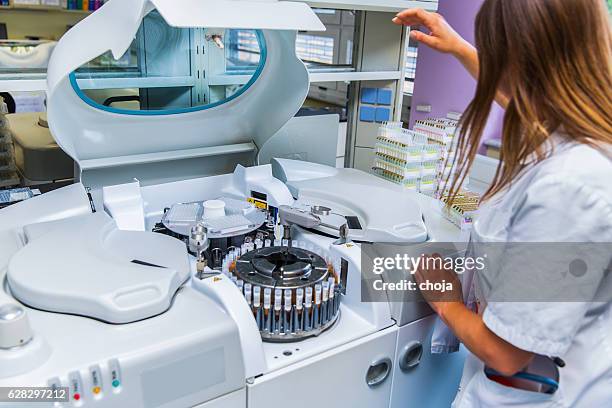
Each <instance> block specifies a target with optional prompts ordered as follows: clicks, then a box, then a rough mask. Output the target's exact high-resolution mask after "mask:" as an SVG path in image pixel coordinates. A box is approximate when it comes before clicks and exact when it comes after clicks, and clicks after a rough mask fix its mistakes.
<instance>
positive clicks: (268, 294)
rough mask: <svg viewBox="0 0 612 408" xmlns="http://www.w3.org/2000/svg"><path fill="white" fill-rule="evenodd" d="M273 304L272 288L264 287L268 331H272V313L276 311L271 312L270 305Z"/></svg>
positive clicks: (266, 327)
mask: <svg viewBox="0 0 612 408" xmlns="http://www.w3.org/2000/svg"><path fill="white" fill-rule="evenodd" d="M271 305H272V289H270V288H265V289H264V330H266V331H267V332H271V331H272V315H273V314H274V312H270V306H271Z"/></svg>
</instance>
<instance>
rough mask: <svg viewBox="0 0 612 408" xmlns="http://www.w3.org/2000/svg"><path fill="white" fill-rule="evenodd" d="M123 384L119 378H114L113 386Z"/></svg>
mask: <svg viewBox="0 0 612 408" xmlns="http://www.w3.org/2000/svg"><path fill="white" fill-rule="evenodd" d="M119 384H121V383H120V382H119V380H113V387H115V388H117V387H118V386H119Z"/></svg>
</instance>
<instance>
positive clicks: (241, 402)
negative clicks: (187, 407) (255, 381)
mask: <svg viewBox="0 0 612 408" xmlns="http://www.w3.org/2000/svg"><path fill="white" fill-rule="evenodd" d="M245 406H246V389H245V388H242V389H239V390H238V391H234V392H231V393H229V394H225V395H224V396H222V397H219V398H215V399H214V400H212V401H208V402H205V403H204V404H201V405H196V406H195V407H193V408H241V407H245Z"/></svg>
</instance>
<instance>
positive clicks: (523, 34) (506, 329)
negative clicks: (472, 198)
mask: <svg viewBox="0 0 612 408" xmlns="http://www.w3.org/2000/svg"><path fill="white" fill-rule="evenodd" d="M393 21H394V23H396V24H404V25H409V26H412V27H413V28H416V26H422V27H423V28H425V30H423V31H416V30H413V31H412V32H411V37H412V38H413V39H414V40H416V41H418V42H420V43H421V44H424V45H427V46H429V47H432V48H434V49H436V50H438V51H441V52H444V53H449V54H451V55H453V56H455V57H456V58H458V59H459V61H461V63H462V64H463V65H464V66H465V67H466V69H467V70H468V71H469V72H470V73H472V75H473V76H474V77H476V78H477V80H478V84H477V89H476V93H475V96H474V99H473V101H472V102H471V104H470V105H469V107H468V108H467V110H466V112H465V113H464V115H463V118H462V121H461V131H460V136H459V137H460V139H459V140H460V142H459V147H458V152H457V156H456V164H457V166H458V167H457V168H458V169H459V173H460V174H461V175H462V176H463V175H465V174H466V173H467V171H468V170H469V168H470V166H471V164H472V163H473V161H474V157H475V155H476V152H477V149H478V147H479V142H480V138H481V136H482V133H483V129H484V127H485V123H486V120H487V116H488V114H489V112H490V108H491V104H492V103H493V101H494V100H496V101H497V102H498V103H499V104H500V105H502V106H503V107H504V108H505V110H506V111H505V118H504V126H503V133H502V147H501V163H502V164H501V165H500V167H499V169H498V171H497V174H496V176H495V179H494V181H493V183H492V186H491V187H490V189H489V191H488V192H487V193H486V195H485V196H484V198H483V204H482V207H481V211H480V215H479V218H478V219H477V221H476V222H475V225H474V228H473V233H472V240H473V241H475V242H506V243H508V242H512V243H515V242H530V243H534V242H570V243H585V242H599V243H602V242H603V243H611V242H612V163H611V146H612V35H611V28H610V20H609V15H608V11H607V10H606V8H605V2H604V1H603V0H485V1H484V3H483V6H482V8H481V10H480V12H479V14H478V17H477V19H476V27H475V34H476V47H473V46H472V45H470V44H469V43H468V42H466V41H465V40H464V39H462V38H461V37H460V36H459V35H458V34H457V33H456V32H455V31H454V30H453V29H452V27H450V26H449V25H448V23H447V22H446V21H445V20H444V18H443V17H442V16H440V15H438V14H436V13H429V12H426V11H423V10H420V9H409V10H405V11H403V12H401V13H399V14H398V15H397V16H396V17H395V18H394V20H393ZM460 183H461V177H458V178H457V179H456V180H455V181H454V182H452V183H451V186H452V188H451V193H456V192H457V191H458V188H459V185H460ZM451 196H452V194H451ZM609 262H610V253H608V254H607V256H606V258H605V259H603V262H602V264H601V265H599V270H598V271H597V273H600V275H598V276H600V277H601V279H600V280H598V281H596V282H595V285H592V287H591V288H590V291H587V292H586V293H582V294H581V295H583V296H584V298H583V299H579V300H582V301H564V299H559V301H551V299H546V301H544V300H542V299H533V301H517V302H502V301H499V302H496V301H494V300H491V299H487V297H486V296H483V295H482V292H480V293H479V291H478V288H476V294H477V301H478V305H479V307H478V308H477V310H473V309H470V308H469V307H467V306H466V305H465V304H464V303H463V302H461V301H447V302H443V301H439V300H440V298H439V297H436V295H435V293H431V292H428V293H424V296H425V297H426V299H427V300H428V301H429V303H430V305H431V306H432V308H433V309H434V310H435V311H436V312H437V313H438V315H439V316H440V317H441V319H442V320H443V321H444V323H445V324H446V325H447V326H448V327H449V328H450V329H451V330H452V331H453V333H454V334H455V335H456V337H457V338H458V339H459V340H460V341H461V342H462V343H463V344H464V345H465V347H467V349H468V350H469V351H470V355H469V356H468V359H467V361H466V367H465V369H464V375H463V378H462V382H461V386H460V390H459V393H458V395H457V397H456V399H455V402H454V406H457V407H504V406H513V407H522V406H525V407H549V406H550V407H557V406H567V407H612V310H611V307H610V304H611V303H610V299H609V297H608V298H607V301H606V298H602V297H601V296H600V295H601V294H602V292H606V291H607V293H608V295H609V292H610V291H612V288H611V287H610V286H608V287H605V286H604V285H605V282H604V281H605V278H606V277H607V278H608V279H609V277H610V275H612V274H610V273H609V268H610V263H609ZM606 267H607V268H608V274H607V275H606V273H605V270H606ZM546 269H547V268H546V267H537V268H533V270H530V271H528V272H529V273H531V274H533V275H531V276H533V277H536V278H541V279H540V281H541V280H544V281H550V282H551V285H554V284H555V278H554V276H555V275H550V276H548V275H546V274H549V273H550V271H548V270H546ZM535 274H539V275H535ZM477 275H478V274H477ZM540 275H541V276H540ZM549 278H550V279H549ZM417 279H418V280H420V281H424V280H425V279H428V280H432V279H433V280H443V279H444V280H446V281H447V282H449V281H453V282H455V283H458V281H457V278H456V276H453V275H452V274H451V273H450V272H448V271H444V270H433V271H432V270H428V271H423V270H421V271H419V272H418V273H417ZM559 280H560V279H559ZM474 282H476V283H475V285H476V286H478V282H479V279H478V277H477V278H476V279H475V280H474ZM459 286H460V285H457V284H456V285H455V289H454V290H455V293H454V295H455V298H456V299H462V298H463V296H462V295H461V288H460V287H459ZM464 289H465V288H464ZM490 289H491V288H490ZM492 289H493V290H494V289H495V288H492ZM464 293H465V291H464ZM597 293H599V296H600V297H597ZM447 295H448V294H447ZM447 299H448V298H447ZM548 356H555V357H556V358H555V359H551V358H549V357H548ZM537 361H540V362H541V361H548V362H551V361H552V362H553V365H554V363H556V364H557V365H559V366H563V365H564V367H562V368H558V370H557V371H558V373H559V376H558V377H557V378H556V379H553V380H557V381H556V382H558V389H557V390H556V391H555V390H554V389H553V388H550V387H549V388H547V387H542V386H539V387H534V388H530V384H531V382H530V381H523V382H521V381H513V379H516V378H517V377H520V375H521V373H525V372H529V370H530V367H531V366H532V365H533V364H534V362H537ZM563 362H564V363H565V364H563ZM554 368H555V369H556V368H557V367H554ZM538 378H540V377H538ZM547 378H548V377H547Z"/></svg>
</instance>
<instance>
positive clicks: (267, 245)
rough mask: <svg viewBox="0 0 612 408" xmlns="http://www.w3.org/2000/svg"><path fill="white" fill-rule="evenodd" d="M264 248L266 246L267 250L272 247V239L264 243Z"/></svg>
mask: <svg viewBox="0 0 612 408" xmlns="http://www.w3.org/2000/svg"><path fill="white" fill-rule="evenodd" d="M264 246H265V247H266V248H267V247H270V246H272V240H270V239H266V240H265V241H264Z"/></svg>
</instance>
